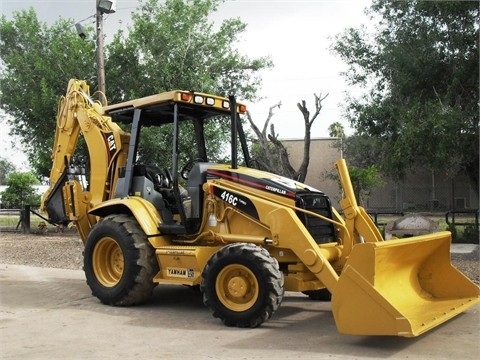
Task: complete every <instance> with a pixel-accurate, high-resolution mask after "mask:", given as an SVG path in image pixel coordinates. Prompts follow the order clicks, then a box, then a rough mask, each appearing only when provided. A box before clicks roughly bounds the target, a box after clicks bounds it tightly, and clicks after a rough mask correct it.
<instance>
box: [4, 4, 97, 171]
mask: <svg viewBox="0 0 480 360" xmlns="http://www.w3.org/2000/svg"><path fill="white" fill-rule="evenodd" d="M0 33H1V34H2V36H1V38H0V47H1V48H2V62H3V64H4V66H5V67H4V68H3V71H2V72H1V73H0V79H1V81H0V92H1V95H2V101H1V107H2V109H4V110H5V112H6V113H8V114H9V115H10V116H11V120H10V123H9V124H10V126H11V129H12V130H11V131H12V133H13V134H15V135H18V136H19V138H20V139H21V141H22V146H23V150H25V152H26V153H27V155H28V159H29V162H30V165H31V166H32V168H33V169H34V171H35V172H36V173H37V174H39V175H43V176H48V175H49V173H50V166H51V161H50V155H51V152H52V145H53V136H54V129H55V121H56V120H55V119H56V112H57V103H58V98H59V95H61V94H64V93H65V89H66V85H67V83H68V80H69V79H70V78H80V79H94V78H95V77H94V74H95V69H94V67H93V61H94V59H95V49H94V45H93V43H91V42H85V41H82V40H81V39H80V38H79V36H78V35H77V33H76V31H75V28H74V26H73V22H72V21H68V20H63V19H60V20H58V21H57V22H55V23H54V24H53V25H52V26H51V27H48V26H47V25H45V24H44V23H41V22H40V21H39V20H38V18H37V15H36V13H35V12H34V10H33V9H30V10H22V11H20V12H17V13H15V14H14V16H13V20H7V19H6V17H5V16H2V17H1V18H0Z"/></svg>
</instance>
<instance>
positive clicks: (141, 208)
mask: <svg viewBox="0 0 480 360" xmlns="http://www.w3.org/2000/svg"><path fill="white" fill-rule="evenodd" d="M88 213H89V214H92V215H95V216H100V217H105V216H108V215H111V214H131V215H132V216H133V217H135V219H136V220H137V222H138V224H139V225H140V227H141V228H142V230H143V231H144V232H145V234H146V235H147V236H152V235H160V234H159V230H158V228H157V226H158V225H160V224H161V223H162V222H163V221H162V219H161V217H160V214H159V213H158V211H157V209H156V208H155V207H154V206H153V205H152V203H150V202H149V201H147V200H145V199H142V198H141V197H138V196H129V197H124V198H116V199H111V200H106V201H104V202H102V203H100V204H99V205H97V206H95V207H93V208H92V209H90V210H89V211H88Z"/></svg>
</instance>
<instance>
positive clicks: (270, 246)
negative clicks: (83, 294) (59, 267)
mask: <svg viewBox="0 0 480 360" xmlns="http://www.w3.org/2000/svg"><path fill="white" fill-rule="evenodd" d="M245 111H246V107H245V105H244V104H241V103H237V102H236V100H235V97H233V96H232V97H229V98H224V97H219V96H213V95H208V94H203V93H197V92H191V91H170V92H166V93H161V94H157V95H152V96H149V97H145V98H141V99H136V100H131V101H127V102H124V103H121V104H117V105H111V106H106V107H104V108H102V107H101V106H100V105H99V104H98V103H96V102H93V101H92V100H91V99H90V96H89V87H88V85H87V84H86V83H85V82H84V81H78V80H71V81H70V82H69V84H68V90H67V94H66V96H65V97H62V99H61V101H60V104H59V112H58V118H57V130H56V135H55V145H54V148H53V155H52V160H53V167H52V170H51V175H50V188H49V190H48V191H47V192H46V193H45V194H44V196H43V199H42V200H43V201H42V207H43V209H44V210H45V211H46V212H47V213H48V215H49V218H50V219H51V221H53V222H56V223H65V222H68V221H73V222H74V223H75V224H76V226H77V229H78V231H79V234H80V236H81V239H82V241H83V242H84V245H85V251H84V270H85V276H86V279H87V283H88V285H89V286H90V288H91V290H92V293H93V295H95V296H96V297H98V298H99V299H100V301H101V302H103V303H105V304H111V305H124V306H126V305H134V304H138V303H141V302H142V301H144V300H146V298H147V297H148V296H149V295H150V294H151V292H152V290H153V288H154V287H155V286H156V285H157V284H165V283H167V284H182V285H188V286H199V288H200V290H201V291H202V293H203V299H204V303H205V305H206V306H208V307H209V308H210V309H211V311H212V312H213V315H214V316H215V317H217V318H220V319H221V320H222V321H223V323H224V324H226V325H228V326H238V327H255V326H258V325H260V324H261V323H263V322H264V321H266V320H267V319H268V318H270V317H271V315H272V314H273V313H274V312H275V310H276V309H277V308H278V307H279V305H280V303H281V301H282V297H283V294H284V291H285V290H286V291H298V292H303V293H305V294H308V295H309V296H310V297H312V298H317V297H320V296H321V295H324V294H326V293H328V294H331V302H332V303H331V306H332V311H333V315H334V318H335V322H336V325H337V328H338V330H339V332H341V333H346V334H365V335H399V336H407V337H411V336H417V335H419V334H422V333H424V332H426V331H428V330H429V329H432V328H433V327H435V326H437V325H439V324H441V323H443V322H445V321H446V320H448V319H450V318H452V317H454V316H455V315H457V314H459V313H461V312H463V311H464V310H465V309H467V308H469V307H470V306H472V305H474V304H476V303H477V302H478V301H479V296H480V292H479V288H478V287H477V286H476V285H475V284H473V283H472V282H471V281H470V280H469V279H468V278H467V277H465V276H464V275H463V274H462V273H461V272H459V271H458V270H457V269H455V268H454V267H453V266H452V265H451V262H450V242H451V236H450V233H449V232H438V233H435V234H429V235H424V236H418V237H412V238H408V239H394V240H389V241H384V240H383V238H382V236H381V234H380V233H379V231H378V230H377V228H376V227H375V224H374V223H373V222H372V221H371V219H370V217H369V216H368V215H367V214H366V212H365V210H364V209H363V208H362V207H360V206H358V205H357V202H356V199H355V196H354V193H353V190H352V186H351V183H350V178H349V175H348V170H347V168H346V165H345V162H344V161H343V160H340V161H338V162H337V163H336V167H337V170H338V172H339V175H340V179H341V183H342V187H343V193H344V198H343V200H341V207H342V210H343V211H342V213H343V215H340V212H337V211H336V210H335V209H334V208H332V206H331V204H330V201H329V198H328V197H327V196H326V195H325V194H324V193H323V192H321V191H318V190H316V189H314V188H312V187H310V186H308V185H305V184H301V183H298V182H295V181H292V180H289V179H286V178H283V177H280V176H277V175H274V174H271V173H267V172H263V171H259V170H255V169H252V168H249V167H248V164H249V157H248V153H247V151H246V141H245V136H244V133H243V131H242V128H241V126H240V122H239V121H238V117H239V115H241V114H244V113H245ZM209 121H220V122H221V121H223V123H225V122H226V121H228V122H229V123H230V124H231V126H230V128H231V139H229V140H230V141H231V159H230V162H229V164H219V163H215V162H212V159H211V158H210V157H209V148H208V146H207V144H206V141H205V140H206V139H205V136H204V133H205V132H206V131H207V130H205V129H208V128H207V127H204V125H205V124H207V122H209ZM118 123H124V124H127V125H126V126H128V128H129V132H128V133H127V132H125V131H123V130H122V129H121V128H120V126H119V125H118ZM145 126H167V127H168V129H170V130H171V131H169V132H168V134H169V136H170V140H161V139H158V141H165V142H168V143H171V148H172V156H171V161H170V164H163V165H162V164H140V163H138V161H137V159H139V156H138V151H137V150H138V146H139V143H140V141H141V140H140V139H141V138H142V137H141V136H140V133H141V129H142V128H143V127H145ZM204 130H205V131H204ZM181 134H188V136H183V135H182V136H180V135H181ZM80 136H83V139H84V141H85V144H86V147H87V148H88V153H89V162H88V164H87V169H86V171H85V172H80V171H77V169H76V168H75V167H74V166H72V163H73V154H74V149H75V148H76V145H77V140H78V139H79V137H80ZM185 138H188V139H189V140H188V141H189V144H188V146H189V147H188V149H189V151H195V155H194V156H192V158H191V160H190V161H187V162H186V164H185V165H184V166H183V167H182V168H180V167H179V160H180V159H181V158H182V156H183V154H180V153H179V149H181V148H182V147H180V143H181V142H182V140H184V139H185ZM192 138H195V140H194V141H192ZM183 148H185V147H183ZM237 149H243V152H240V151H238V152H239V154H238V155H237ZM240 162H241V165H239V163H240ZM182 178H184V179H185V180H182ZM85 180H86V181H85ZM182 184H183V185H184V186H183V187H182V186H181V185H182Z"/></svg>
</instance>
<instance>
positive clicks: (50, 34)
mask: <svg viewBox="0 0 480 360" xmlns="http://www.w3.org/2000/svg"><path fill="white" fill-rule="evenodd" d="M220 2H221V1H219V0H195V1H182V0H166V1H165V2H164V1H158V0H147V1H142V2H140V6H139V8H138V10H137V11H136V12H134V13H133V15H132V19H133V25H132V28H131V29H130V32H129V33H128V34H124V33H123V32H122V31H119V32H118V33H117V34H115V36H114V40H113V41H112V43H111V44H109V45H108V46H107V47H106V51H105V54H106V60H105V64H106V69H107V70H106V78H107V97H108V98H109V102H110V103H112V102H119V101H124V100H129V99H132V98H136V97H141V96H145V95H151V94H152V93H156V92H161V91H164V90H173V89H178V88H180V89H186V90H191V89H195V90H198V91H206V92H215V93H220V94H226V95H228V94H231V93H235V94H236V95H237V96H238V97H241V98H245V99H251V98H254V96H255V93H256V91H257V88H258V86H259V84H260V78H259V77H258V75H257V74H258V72H259V70H262V69H264V68H267V67H270V66H271V62H270V60H268V59H267V58H256V59H250V58H248V57H246V56H243V55H242V54H240V53H239V52H238V51H237V50H236V49H235V43H236V40H237V39H238V37H239V36H240V34H241V33H242V32H243V31H244V30H245V24H244V23H242V22H241V21H240V20H238V19H230V20H225V21H223V22H222V23H221V24H220V27H219V29H218V30H216V31H215V30H214V24H213V23H212V22H211V21H210V20H209V15H210V14H211V13H212V12H213V11H215V10H216V8H217V6H218V4H219V3H220ZM91 31H92V29H87V38H89V37H90V34H91ZM0 33H1V34H2V36H1V38H0V46H1V48H2V63H3V64H2V65H3V69H2V71H1V72H0V80H1V81H0V92H1V94H2V103H1V107H2V108H3V109H4V110H5V111H6V112H7V113H8V114H9V115H11V117H12V120H11V121H10V122H9V124H10V126H11V128H12V132H13V133H14V134H16V135H18V136H19V138H20V139H21V141H22V144H23V149H24V150H25V151H26V153H27V155H28V158H29V162H30V165H31V166H32V168H33V169H34V170H35V172H36V173H37V174H38V175H40V176H48V175H49V173H50V167H51V159H50V156H51V152H52V145H53V134H54V132H55V131H54V130H55V124H56V120H55V119H56V112H57V104H58V99H59V96H61V95H62V94H64V93H65V89H66V85H67V83H68V80H69V79H70V78H78V79H85V80H87V81H88V82H89V84H90V86H91V88H92V89H93V90H95V88H96V86H97V85H96V69H95V67H94V66H93V64H94V59H95V48H94V44H93V42H91V41H83V40H82V39H81V38H80V37H79V36H78V34H77V32H76V30H75V28H74V26H73V21H71V20H64V19H60V20H58V21H57V22H56V23H55V24H53V25H52V26H51V27H49V26H47V25H46V24H44V23H41V22H40V21H39V20H38V19H37V16H36V13H35V12H34V11H33V10H32V9H30V10H23V11H20V12H17V13H15V14H14V16H13V20H7V19H6V17H5V16H2V17H1V18H0ZM92 93H93V91H92ZM126 130H128V129H126ZM209 134H210V135H211V136H218V138H222V134H223V132H222V131H220V132H215V131H209ZM154 135H155V134H151V135H150V136H148V137H146V139H147V140H146V141H145V142H144V143H142V144H141V149H140V156H141V157H142V158H144V159H150V157H151V156H152V155H154V154H158V153H161V154H165V153H171V150H168V151H166V150H165V148H163V149H162V148H159V141H158V138H156V137H155V136H154ZM157 135H161V136H165V137H167V135H168V134H157ZM148 139H150V141H148ZM151 149H152V150H153V151H150V150H151ZM81 157H82V154H80V156H79V158H81Z"/></svg>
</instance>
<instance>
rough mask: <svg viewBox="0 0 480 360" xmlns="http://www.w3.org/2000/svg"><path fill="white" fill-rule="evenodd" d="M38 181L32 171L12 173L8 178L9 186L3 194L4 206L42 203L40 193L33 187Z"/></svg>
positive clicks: (11, 206)
mask: <svg viewBox="0 0 480 360" xmlns="http://www.w3.org/2000/svg"><path fill="white" fill-rule="evenodd" d="M38 183H39V181H38V179H37V178H36V177H35V175H34V174H33V173H31V172H14V173H11V174H10V176H9V177H8V180H7V185H8V187H7V188H6V189H5V191H3V192H2V194H1V195H2V206H4V207H7V208H10V209H15V208H23V207H24V206H25V205H38V204H40V195H38V194H37V193H36V190H35V188H34V187H33V185H35V184H38Z"/></svg>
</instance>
